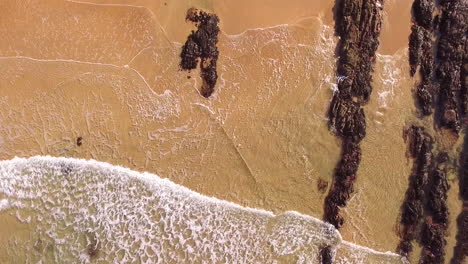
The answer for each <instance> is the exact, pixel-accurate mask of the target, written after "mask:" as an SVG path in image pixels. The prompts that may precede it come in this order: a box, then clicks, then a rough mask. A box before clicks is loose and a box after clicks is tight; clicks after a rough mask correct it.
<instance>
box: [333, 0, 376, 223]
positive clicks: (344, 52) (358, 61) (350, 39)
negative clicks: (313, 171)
mask: <svg viewBox="0 0 468 264" xmlns="http://www.w3.org/2000/svg"><path fill="white" fill-rule="evenodd" d="M381 8H382V2H381V1H379V0H343V1H337V2H336V11H337V12H336V17H335V18H336V19H335V22H336V23H335V31H336V33H337V34H338V35H339V36H340V41H339V43H338V47H337V50H338V55H339V59H338V65H337V76H338V91H337V92H336V93H335V94H334V96H333V99H332V101H331V104H330V108H329V112H328V116H329V125H330V129H331V130H332V131H333V132H334V133H335V134H336V135H337V136H338V137H340V138H341V139H342V153H341V159H340V161H339V162H338V165H337V167H336V169H335V172H334V181H333V184H332V187H331V189H330V192H329V193H328V195H327V197H326V198H325V206H324V211H325V212H324V219H325V220H326V221H328V222H329V223H331V224H333V225H334V226H335V227H336V228H340V227H341V226H342V225H343V222H344V220H343V218H342V217H341V216H340V207H344V206H346V203H347V201H348V199H349V198H350V195H351V193H352V192H353V183H354V181H355V180H356V173H357V170H358V167H359V163H360V161H361V148H360V147H359V143H360V142H361V140H362V139H363V138H364V136H365V135H366V120H365V114H364V110H363V108H362V106H363V105H364V104H366V103H367V102H368V101H369V97H370V94H371V92H372V87H371V80H372V72H373V65H374V62H375V52H376V50H377V47H378V45H379V35H380V30H381V21H382V17H381V16H382V15H381Z"/></svg>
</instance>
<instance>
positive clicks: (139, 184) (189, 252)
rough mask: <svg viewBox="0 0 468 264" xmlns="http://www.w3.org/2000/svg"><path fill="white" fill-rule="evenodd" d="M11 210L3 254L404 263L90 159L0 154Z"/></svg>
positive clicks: (73, 259) (314, 222) (4, 208)
mask: <svg viewBox="0 0 468 264" xmlns="http://www.w3.org/2000/svg"><path fill="white" fill-rule="evenodd" d="M6 216H14V217H15V218H16V219H17V221H18V222H19V223H21V224H20V225H26V226H27V229H28V230H29V235H28V236H26V239H21V238H20V237H18V236H11V237H10V238H9V241H8V243H7V244H8V247H7V249H8V250H7V251H8V252H7V254H6V255H3V258H4V259H3V261H6V262H4V263H18V262H17V261H18V260H21V263H23V262H24V263H318V261H319V260H318V255H319V250H320V248H321V247H324V246H331V247H332V248H335V249H337V248H338V250H337V252H338V254H337V256H336V258H337V261H338V262H337V263H370V262H368V260H369V259H375V260H378V262H372V263H402V259H400V258H399V257H398V256H397V255H395V254H392V253H381V252H376V251H372V250H370V249H367V248H362V247H358V246H355V245H353V244H351V243H348V242H343V241H342V239H341V236H340V234H339V233H338V231H337V230H336V229H335V228H334V227H333V226H332V225H330V224H328V223H325V222H322V221H320V220H318V219H315V218H313V217H310V216H306V215H302V214H299V213H297V212H293V211H288V212H284V213H282V214H277V215H275V214H273V213H272V212H269V211H265V210H260V209H252V208H246V207H242V206H239V205H237V204H234V203H231V202H226V201H222V200H219V199H216V198H213V197H206V196H203V195H201V194H198V193H196V192H194V191H191V190H189V189H187V188H185V187H183V186H180V185H177V184H175V183H173V182H171V181H170V180H168V179H163V178H160V177H159V176H157V175H155V174H151V173H147V172H144V173H140V172H136V171H132V170H129V169H126V168H123V167H120V166H113V165H110V164H108V163H104V162H98V161H94V160H82V159H74V158H56V157H50V156H36V157H32V158H28V159H24V158H14V159H12V160H8V161H1V162H0V220H1V219H2V218H4V217H6Z"/></svg>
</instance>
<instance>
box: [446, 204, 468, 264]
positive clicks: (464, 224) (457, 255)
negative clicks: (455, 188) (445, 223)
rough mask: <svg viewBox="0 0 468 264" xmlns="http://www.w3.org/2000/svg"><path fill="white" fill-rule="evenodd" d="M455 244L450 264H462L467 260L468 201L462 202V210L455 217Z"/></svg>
mask: <svg viewBox="0 0 468 264" xmlns="http://www.w3.org/2000/svg"><path fill="white" fill-rule="evenodd" d="M457 227H458V232H457V244H456V246H455V249H454V252H453V253H454V255H453V258H452V260H451V262H450V263H451V264H463V263H466V262H464V260H465V259H466V258H468V201H466V200H465V201H464V203H463V209H462V212H461V213H460V215H458V217H457Z"/></svg>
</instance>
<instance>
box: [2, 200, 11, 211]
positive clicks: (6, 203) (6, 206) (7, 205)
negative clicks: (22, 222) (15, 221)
mask: <svg viewBox="0 0 468 264" xmlns="http://www.w3.org/2000/svg"><path fill="white" fill-rule="evenodd" d="M10 208H11V205H10V202H9V201H8V200H7V199H2V200H0V211H3V210H7V209H10Z"/></svg>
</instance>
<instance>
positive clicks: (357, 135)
mask: <svg viewBox="0 0 468 264" xmlns="http://www.w3.org/2000/svg"><path fill="white" fill-rule="evenodd" d="M329 118H330V126H331V128H332V130H334V131H335V133H336V134H337V135H338V136H339V137H341V138H344V139H351V140H352V141H354V142H359V141H361V140H362V139H363V138H364V136H365V135H366V118H365V115H364V110H363V109H362V108H361V106H360V104H359V103H356V102H354V101H352V100H349V99H346V98H343V97H342V96H341V95H340V93H339V92H338V93H336V94H335V95H334V97H333V99H332V102H331V104H330V109H329Z"/></svg>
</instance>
